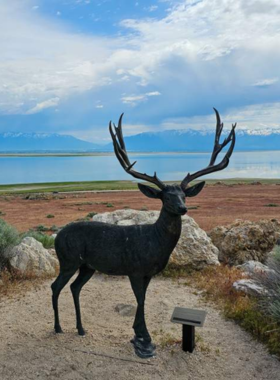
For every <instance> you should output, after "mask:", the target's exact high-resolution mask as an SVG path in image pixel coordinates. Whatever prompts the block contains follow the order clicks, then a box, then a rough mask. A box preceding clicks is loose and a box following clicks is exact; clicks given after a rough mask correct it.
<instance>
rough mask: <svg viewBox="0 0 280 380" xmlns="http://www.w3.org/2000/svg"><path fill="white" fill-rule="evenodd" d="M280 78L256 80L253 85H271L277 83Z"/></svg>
mask: <svg viewBox="0 0 280 380" xmlns="http://www.w3.org/2000/svg"><path fill="white" fill-rule="evenodd" d="M278 81H279V78H270V79H262V80H260V81H257V82H255V83H254V84H253V85H252V86H254V87H269V86H272V85H273V84H275V83H277V82H278Z"/></svg>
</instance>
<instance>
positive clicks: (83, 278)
mask: <svg viewBox="0 0 280 380" xmlns="http://www.w3.org/2000/svg"><path fill="white" fill-rule="evenodd" d="M94 272H95V269H91V268H88V267H87V266H86V265H82V266H81V267H80V273H79V275H78V277H77V278H76V280H75V281H74V282H73V283H72V284H71V285H70V288H71V292H72V295H73V299H74V304H75V309H76V320H77V326H76V328H77V330H78V334H79V335H82V336H83V335H85V331H84V329H83V326H82V320H81V311H80V300H79V298H80V292H81V290H82V287H83V286H84V285H85V284H86V283H87V282H88V281H89V280H90V279H91V277H92V275H93V274H94Z"/></svg>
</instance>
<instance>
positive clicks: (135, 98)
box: [121, 91, 161, 106]
mask: <svg viewBox="0 0 280 380" xmlns="http://www.w3.org/2000/svg"><path fill="white" fill-rule="evenodd" d="M159 95H161V93H160V92H159V91H153V92H147V93H146V94H142V95H129V96H126V95H125V96H123V97H122V98H121V100H122V102H123V103H124V104H129V105H131V106H136V104H137V103H139V102H143V101H147V100H148V98H149V97H151V96H159Z"/></svg>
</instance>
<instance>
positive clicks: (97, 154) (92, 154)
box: [0, 149, 280, 158]
mask: <svg viewBox="0 0 280 380" xmlns="http://www.w3.org/2000/svg"><path fill="white" fill-rule="evenodd" d="M279 151H280V149H272V150H238V151H235V152H234V154H239V153H268V152H279ZM128 152H129V154H130V155H131V156H133V155H151V156H152V155H156V156H160V155H176V154H183V155H195V154H211V151H197V152H187V151H167V152H153V151H148V152H143V151H128ZM114 155H115V153H114V152H113V151H112V152H110V151H104V152H102V151H100V152H44V153H39V152H38V153H36V152H34V153H33V152H11V153H8V152H7V153H0V158H1V157H100V156H114Z"/></svg>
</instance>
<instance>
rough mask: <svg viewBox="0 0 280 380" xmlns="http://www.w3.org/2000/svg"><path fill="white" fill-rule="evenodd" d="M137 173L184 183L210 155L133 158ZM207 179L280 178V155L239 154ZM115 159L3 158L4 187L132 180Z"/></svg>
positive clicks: (0, 167) (0, 166)
mask: <svg viewBox="0 0 280 380" xmlns="http://www.w3.org/2000/svg"><path fill="white" fill-rule="evenodd" d="M130 157H131V162H132V161H135V160H137V164H136V165H135V170H137V171H139V172H146V173H148V174H150V175H152V174H153V172H154V171H156V172H157V174H158V176H159V178H160V179H162V180H165V181H167V180H170V181H172V180H182V179H183V178H184V177H185V176H186V175H187V173H188V172H195V171H197V170H200V169H201V168H204V167H206V166H207V164H208V162H209V159H210V153H156V154H146V153H139V154H130ZM205 178H216V179H222V178H280V151H269V152H235V153H234V154H233V156H232V158H231V161H230V164H229V166H228V167H227V168H226V169H225V170H223V171H221V172H216V173H213V174H212V175H208V176H205ZM131 179H133V178H132V177H131V176H129V175H128V174H126V173H125V171H124V170H123V169H122V167H121V166H120V164H119V162H118V161H117V159H116V157H115V156H114V155H99V156H72V157H71V156H70V157H0V183H1V184H19V183H40V182H67V181H97V180H131Z"/></svg>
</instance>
